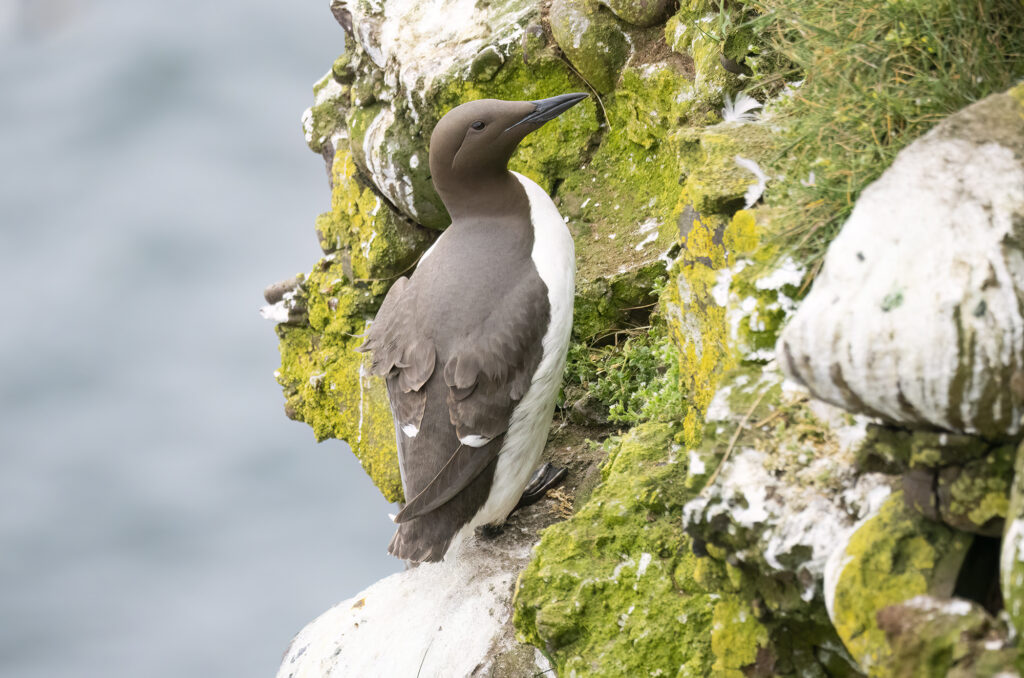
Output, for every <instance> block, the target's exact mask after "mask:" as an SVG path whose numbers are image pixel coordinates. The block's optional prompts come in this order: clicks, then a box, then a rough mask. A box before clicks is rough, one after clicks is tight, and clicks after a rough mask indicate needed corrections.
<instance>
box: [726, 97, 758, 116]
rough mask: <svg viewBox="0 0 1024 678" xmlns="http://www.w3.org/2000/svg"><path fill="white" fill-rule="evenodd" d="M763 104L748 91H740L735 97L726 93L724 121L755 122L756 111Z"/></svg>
mask: <svg viewBox="0 0 1024 678" xmlns="http://www.w3.org/2000/svg"><path fill="white" fill-rule="evenodd" d="M759 108H761V104H760V103H759V102H758V101H757V99H755V98H754V97H752V96H750V95H749V94H747V93H746V92H739V93H738V94H737V95H736V97H735V98H733V97H730V96H729V95H728V94H726V95H725V106H724V107H723V108H722V122H754V120H756V118H755V117H754V111H756V110H757V109H759Z"/></svg>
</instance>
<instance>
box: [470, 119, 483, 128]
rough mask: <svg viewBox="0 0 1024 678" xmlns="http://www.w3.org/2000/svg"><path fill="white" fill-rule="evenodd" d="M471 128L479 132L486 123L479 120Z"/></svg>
mask: <svg viewBox="0 0 1024 678" xmlns="http://www.w3.org/2000/svg"><path fill="white" fill-rule="evenodd" d="M470 127H472V128H473V129H478V130H479V129H483V128H484V123H483V121H482V120H477V121H476V122H474V123H473V124H472V125H470Z"/></svg>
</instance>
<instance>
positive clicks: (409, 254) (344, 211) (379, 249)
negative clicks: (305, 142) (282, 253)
mask: <svg viewBox="0 0 1024 678" xmlns="http://www.w3.org/2000/svg"><path fill="white" fill-rule="evenodd" d="M332 177H333V182H332V183H333V186H334V188H333V189H332V191H331V211H330V212H327V213H325V214H322V215H320V217H318V218H317V235H318V236H319V238H320V247H321V248H323V250H324V252H328V253H330V252H335V251H344V256H347V257H348V258H349V261H350V265H351V274H350V275H349V277H350V278H352V279H353V280H354V281H355V282H363V283H369V284H370V289H371V290H372V291H373V293H374V294H383V293H384V292H386V291H387V288H388V287H389V286H390V282H391V281H392V280H393V279H394V277H397V276H398V275H399V274H401V273H404V272H406V271H407V270H408V269H409V268H410V267H411V265H412V264H413V263H414V262H415V261H416V258H417V257H418V256H419V255H420V253H422V252H423V251H424V250H426V248H427V247H428V246H429V245H430V243H431V235H430V233H429V232H428V231H426V230H425V229H422V228H419V227H418V226H415V225H413V224H411V223H410V222H408V221H407V220H405V219H403V218H402V217H400V216H398V215H397V214H395V213H394V211H393V210H391V209H390V208H389V206H388V205H387V204H386V203H385V202H384V201H383V200H382V199H381V197H380V196H379V195H377V193H376V192H375V191H373V190H371V189H370V188H368V187H367V186H365V185H364V183H363V181H362V180H361V179H360V177H359V175H358V173H357V171H356V166H355V163H354V162H353V160H352V155H351V153H349V152H348V151H347V147H346V146H339V148H338V151H337V152H336V153H335V156H334V163H333V166H332Z"/></svg>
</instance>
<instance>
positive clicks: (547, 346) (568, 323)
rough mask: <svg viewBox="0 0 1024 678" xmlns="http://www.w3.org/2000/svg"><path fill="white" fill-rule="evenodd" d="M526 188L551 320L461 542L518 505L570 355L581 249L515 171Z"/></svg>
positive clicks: (538, 191) (541, 195)
mask: <svg viewBox="0 0 1024 678" xmlns="http://www.w3.org/2000/svg"><path fill="white" fill-rule="evenodd" d="M513 174H515V176H516V178H517V179H519V181H520V183H522V184H523V187H524V188H525V189H526V195H527V197H528V198H529V200H530V218H531V221H532V222H533V251H532V252H531V253H530V257H531V258H532V259H533V264H534V266H536V268H537V272H538V273H539V274H540V278H541V280H543V281H544V284H545V285H546V286H547V288H548V303H549V304H550V306H551V318H550V324H549V325H548V329H547V332H545V334H544V339H543V340H542V343H543V352H542V354H541V360H540V364H539V365H538V366H537V371H536V373H535V374H534V375H533V381H532V383H531V385H530V388H529V389H528V390H527V391H526V395H524V396H523V399H522V400H521V401H519V404H518V405H517V406H516V408H515V410H513V412H512V418H511V421H510V423H509V427H508V431H507V432H506V433H505V441H504V444H503V445H502V446H501V452H499V453H498V465H497V467H496V468H495V470H494V480H493V481H492V483H491V493H490V495H488V497H487V501H486V502H485V503H484V505H483V506H482V507H481V509H480V511H478V512H477V514H476V516H474V517H473V520H471V521H470V522H469V523H468V524H467V525H466V526H465V527H464V528H463V529H462V531H461V532H460V534H459V537H458V538H457V540H459V539H460V538H461V537H464V536H465V535H466V534H468V533H470V532H471V531H472V530H475V529H476V528H477V527H478V526H480V525H491V524H497V523H501V522H503V521H504V520H505V518H506V517H508V514H509V513H510V512H511V511H512V509H513V508H515V505H516V503H518V502H519V497H520V496H521V495H522V493H523V488H525V487H526V483H527V482H529V480H530V476H531V475H532V474H533V472H534V470H535V469H536V467H537V464H538V461H539V460H540V456H541V452H543V451H544V443H545V442H547V437H548V430H549V429H550V428H551V417H552V415H553V414H554V404H555V396H556V395H557V394H558V387H559V385H560V384H561V382H562V370H563V369H565V353H566V350H567V349H568V347H569V333H570V331H571V330H572V306H573V298H574V295H575V291H576V251H575V247H574V246H573V241H572V235H570V234H569V229H568V228H566V226H565V222H564V221H563V220H562V215H560V214H559V213H558V208H557V207H555V204H554V203H553V202H551V198H549V197H548V194H547V193H545V192H544V189H543V188H541V187H540V186H538V185H537V184H535V183H534V182H533V181H531V180H529V179H527V178H526V177H524V176H522V175H521V174H518V173H516V172H513Z"/></svg>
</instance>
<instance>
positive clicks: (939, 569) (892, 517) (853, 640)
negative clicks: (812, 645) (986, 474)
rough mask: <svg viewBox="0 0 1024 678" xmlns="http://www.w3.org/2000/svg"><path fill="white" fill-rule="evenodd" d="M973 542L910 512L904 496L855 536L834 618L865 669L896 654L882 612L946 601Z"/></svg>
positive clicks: (838, 582)
mask: <svg viewBox="0 0 1024 678" xmlns="http://www.w3.org/2000/svg"><path fill="white" fill-rule="evenodd" d="M970 543H971V537H970V536H969V535H965V534H963V533H958V532H955V531H953V530H950V529H949V528H947V527H944V526H942V525H940V524H938V523H933V522H930V521H928V520H925V519H923V518H921V517H919V516H918V515H917V514H915V513H914V512H913V511H910V510H908V509H907V508H906V506H905V504H904V501H903V494H902V493H901V492H898V493H896V494H894V495H893V496H891V497H890V498H889V499H888V500H887V501H886V502H885V503H884V504H883V505H882V508H881V510H880V511H879V512H878V514H877V515H875V516H874V517H873V518H871V519H870V520H868V521H867V522H865V523H864V524H863V525H861V526H860V527H859V528H858V529H857V531H856V532H854V533H853V536H852V537H850V540H849V542H848V543H847V545H846V547H845V549H844V551H843V553H842V557H841V560H840V561H839V562H838V563H837V565H838V568H837V569H838V573H837V574H836V576H835V580H834V581H835V584H834V586H835V588H834V593H833V595H832V601H833V602H832V608H831V615H832V620H833V622H834V623H835V628H836V631H837V632H838V633H839V637H840V638H842V640H843V643H844V644H845V645H846V647H847V649H848V650H849V651H850V654H851V655H852V656H853V658H854V659H855V660H856V661H857V663H858V664H859V665H860V666H861V668H862V669H863V670H865V671H867V672H868V673H869V674H871V675H875V671H876V670H878V667H880V666H883V665H884V664H885V663H886V662H887V661H889V660H890V657H891V655H892V650H891V648H890V646H889V644H888V641H887V639H886V635H885V632H884V631H883V630H882V629H880V628H879V627H878V621H877V615H878V612H879V611H881V610H882V609H884V608H886V607H888V606H890V605H896V604H899V603H902V602H904V601H907V600H910V599H911V598H913V597H914V596H918V595H923V594H930V595H933V596H937V597H940V598H945V597H948V596H949V594H950V593H951V592H952V590H953V585H954V583H955V579H956V575H957V572H958V571H959V568H960V564H961V563H962V562H963V558H964V556H965V555H966V553H967V548H968V546H970Z"/></svg>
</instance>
